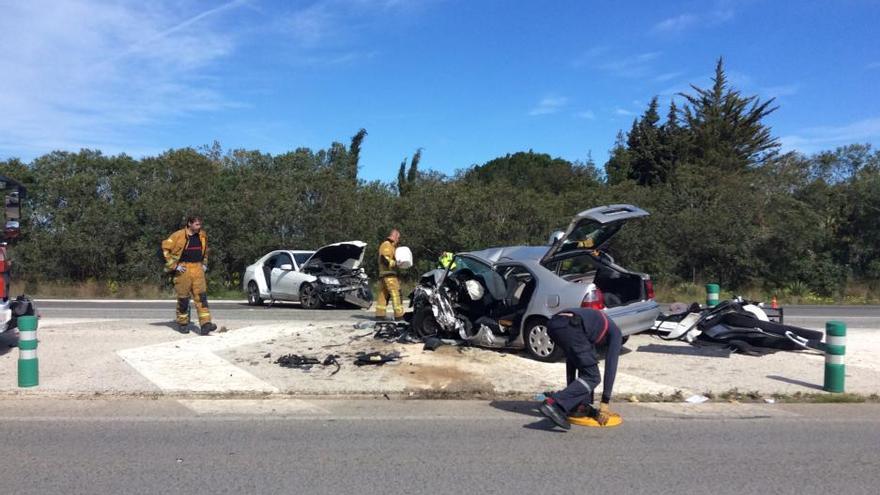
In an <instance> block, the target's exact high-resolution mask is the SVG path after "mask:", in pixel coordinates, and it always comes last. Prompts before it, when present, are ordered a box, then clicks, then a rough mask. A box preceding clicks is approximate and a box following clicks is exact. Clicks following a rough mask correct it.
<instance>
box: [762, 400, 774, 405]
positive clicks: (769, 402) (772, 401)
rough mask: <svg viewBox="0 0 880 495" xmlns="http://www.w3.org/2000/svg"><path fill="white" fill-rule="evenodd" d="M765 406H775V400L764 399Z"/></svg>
mask: <svg viewBox="0 0 880 495" xmlns="http://www.w3.org/2000/svg"><path fill="white" fill-rule="evenodd" d="M764 402H766V403H767V404H776V399H764Z"/></svg>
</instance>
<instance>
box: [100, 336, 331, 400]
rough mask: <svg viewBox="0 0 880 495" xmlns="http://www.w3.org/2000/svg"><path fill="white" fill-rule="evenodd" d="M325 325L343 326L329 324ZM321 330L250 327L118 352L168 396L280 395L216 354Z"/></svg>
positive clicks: (271, 386) (274, 389) (261, 381)
mask: <svg viewBox="0 0 880 495" xmlns="http://www.w3.org/2000/svg"><path fill="white" fill-rule="evenodd" d="M321 324H322V325H333V324H336V325H338V324H340V323H339V322H334V321H325V322H321ZM320 328H321V327H318V326H314V325H311V326H307V325H305V324H302V325H291V324H289V323H284V324H275V325H258V326H250V327H245V328H239V329H238V330H232V331H230V332H227V333H221V334H213V335H211V336H208V337H202V336H197V337H195V338H190V339H184V340H174V341H171V342H163V343H161V344H153V345H148V346H144V347H137V348H134V349H123V350H120V351H117V354H118V355H119V356H120V357H121V358H122V359H123V360H124V361H125V362H126V363H128V364H129V365H130V366H131V367H132V368H134V369H135V370H137V371H138V372H139V373H140V374H141V375H143V376H144V377H145V378H147V379H148V380H150V381H151V382H153V383H154V384H155V385H156V386H157V387H159V388H160V389H162V391H164V392H213V393H236V392H239V393H240V392H251V393H252V392H257V393H267V392H268V393H276V392H278V391H279V390H278V389H277V388H276V387H274V386H273V385H271V384H269V383H267V382H265V381H263V380H261V379H259V378H257V377H256V376H254V375H252V374H250V373H248V372H247V371H245V370H244V369H242V368H240V367H238V366H236V365H234V364H232V363H230V362H229V361H227V360H225V359H223V358H221V357H220V356H218V355H216V354H215V352H220V351H223V350H225V349H228V348H232V347H239V346H244V345H249V344H256V343H259V342H265V341H267V340H272V339H277V338H281V337H287V336H291V335H294V334H296V333H298V332H304V331H315V330H320Z"/></svg>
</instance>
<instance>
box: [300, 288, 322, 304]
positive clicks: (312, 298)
mask: <svg viewBox="0 0 880 495" xmlns="http://www.w3.org/2000/svg"><path fill="white" fill-rule="evenodd" d="M299 305H300V306H302V307H303V308H304V309H318V308H320V307H321V297H320V296H319V295H318V290H317V289H315V287H314V286H312V285H310V284H303V285H302V287H300V288H299Z"/></svg>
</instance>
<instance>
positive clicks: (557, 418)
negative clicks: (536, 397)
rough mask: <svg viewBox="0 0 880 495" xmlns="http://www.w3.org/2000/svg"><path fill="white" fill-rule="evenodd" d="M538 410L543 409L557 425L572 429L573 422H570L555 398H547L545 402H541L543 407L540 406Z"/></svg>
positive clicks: (543, 412) (542, 412) (542, 411)
mask: <svg viewBox="0 0 880 495" xmlns="http://www.w3.org/2000/svg"><path fill="white" fill-rule="evenodd" d="M538 410H539V411H541V414H543V415H544V416H546V417H547V418H549V419H550V421H553V422H554V423H556V426H558V427H560V428H562V429H565V430H570V429H571V423H569V422H568V418H566V417H565V413H564V412H562V408H561V407H559V406H558V405H556V401H554V400H553V399H545V400H544V403H543V404H541V407H539V408H538Z"/></svg>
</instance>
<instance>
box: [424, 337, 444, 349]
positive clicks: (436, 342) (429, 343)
mask: <svg viewBox="0 0 880 495" xmlns="http://www.w3.org/2000/svg"><path fill="white" fill-rule="evenodd" d="M441 345H443V341H442V340H440V339H438V338H437V337H428V338H426V339H425V347H423V348H422V350H425V351H434V350H437V348H438V347H440V346H441Z"/></svg>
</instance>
